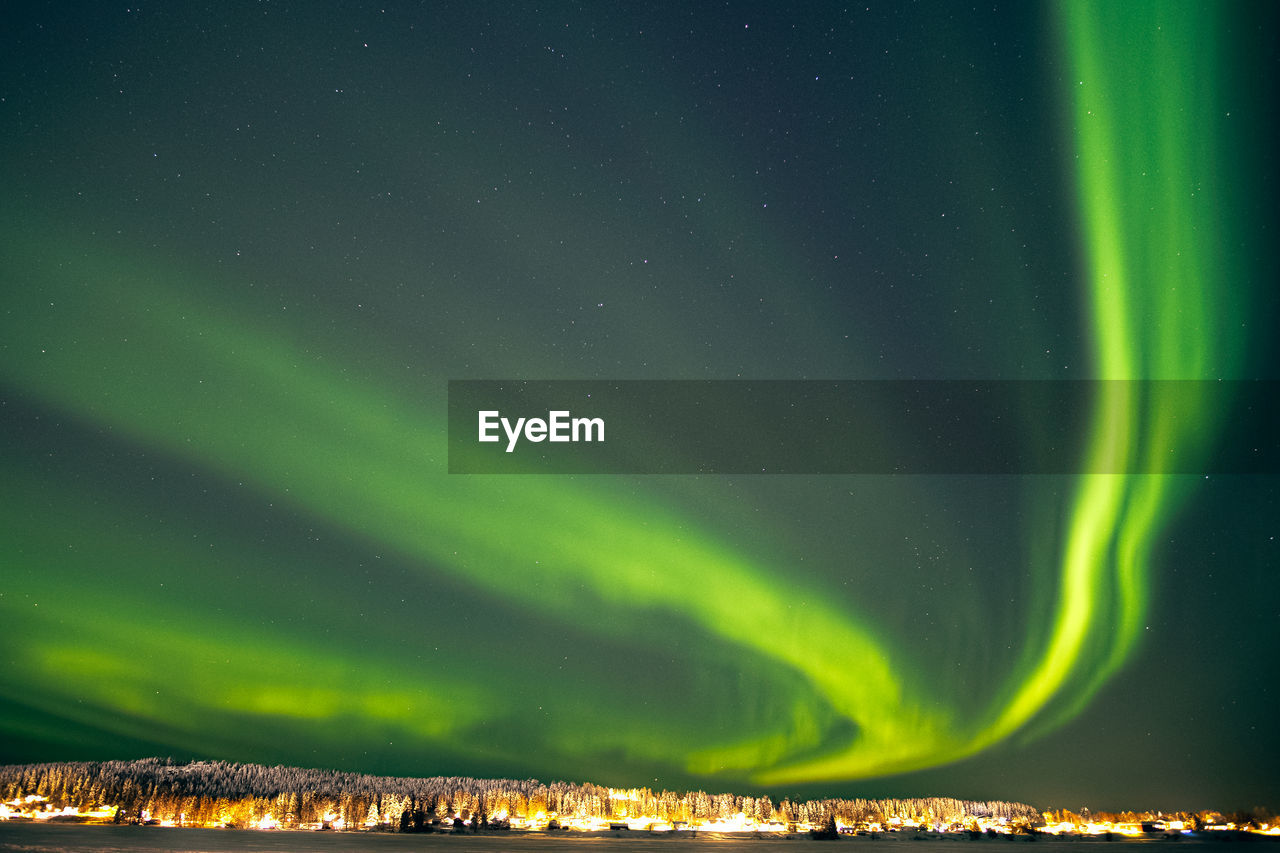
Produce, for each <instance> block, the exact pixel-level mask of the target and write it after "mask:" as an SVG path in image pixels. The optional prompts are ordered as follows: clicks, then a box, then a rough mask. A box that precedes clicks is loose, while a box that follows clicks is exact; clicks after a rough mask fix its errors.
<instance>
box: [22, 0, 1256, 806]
mask: <svg viewBox="0 0 1280 853" xmlns="http://www.w3.org/2000/svg"><path fill="white" fill-rule="evenodd" d="M1275 23H1276V21H1275V14H1274V12H1273V11H1272V10H1271V9H1270V8H1269V7H1267V6H1266V5H1265V4H1245V3H1239V4H1191V3H1188V4H1174V3H1124V4H1118V3H1117V4H1106V3H1061V4H1045V5H1026V6H1024V7H1019V8H1016V9H1012V10H1006V9H995V10H984V11H973V10H971V9H968V8H963V9H962V8H960V7H951V6H947V5H943V4H926V5H925V6H923V7H920V6H911V7H899V6H897V5H888V6H885V7H884V8H879V7H871V8H867V7H865V6H859V7H857V8H850V9H845V8H842V7H837V6H831V7H828V8H821V9H820V11H817V12H815V11H814V10H813V9H806V10H803V11H802V10H796V9H790V8H787V7H785V6H776V5H734V4H729V5H726V6H718V7H716V8H714V9H711V8H703V7H701V6H696V5H691V6H688V7H682V8H679V9H677V8H675V7H668V6H658V7H644V6H636V7H624V8H622V9H615V10H609V11H605V10H603V9H599V10H596V9H592V8H587V9H585V10H584V9H580V8H577V7H569V6H563V7H561V6H553V7H550V8H540V9H537V10H535V9H533V8H532V7H523V6H520V5H501V4H474V3H469V4H464V5H458V6H453V5H448V4H439V3H428V4H415V5H408V6H398V7H397V6H391V5H387V6H381V5H363V4H343V5H335V6H334V7H333V9H332V11H331V13H329V14H321V13H319V12H318V11H316V10H315V9H291V8H287V7H283V6H278V5H275V4H272V3H255V4H243V5H240V4H232V5H229V6H226V7H225V8H223V7H219V8H218V9H216V10H178V9H172V8H163V7H156V8H152V7H149V6H140V7H111V8H98V7H95V6H93V5H89V4H86V5H84V6H83V7H80V8H77V6H76V4H70V5H68V6H59V7H50V8H45V7H33V8H28V9H26V10H25V11H24V12H23V13H22V15H21V20H19V21H18V22H17V23H16V24H15V25H14V26H12V27H11V28H9V31H8V32H7V33H6V35H4V36H3V39H4V41H5V43H6V49H5V50H4V51H3V55H4V58H3V59H0V67H2V68H3V77H2V78H0V85H2V87H3V88H2V89H0V114H3V115H4V121H5V126H6V128H7V132H6V133H5V134H4V136H3V138H2V140H0V145H2V146H3V152H4V153H3V158H0V163H2V164H3V166H2V167H3V182H4V186H5V188H6V189H5V198H6V202H5V207H4V212H3V216H2V217H0V247H2V248H3V266H2V267H0V269H3V271H4V278H5V281H6V283H7V287H6V299H5V305H4V310H3V313H2V314H0V317H2V319H0V430H2V433H0V434H2V435H3V447H4V456H3V473H4V488H3V490H2V491H0V495H3V500H4V511H5V512H4V517H5V519H6V522H5V532H4V539H3V542H4V547H3V551H0V559H3V588H2V589H0V592H2V593H3V595H2V596H0V619H2V621H3V625H4V628H3V631H2V632H0V649H2V652H3V657H2V658H0V659H2V660H3V663H4V666H3V674H0V741H2V742H3V743H4V749H3V755H2V756H0V761H4V762H16V761H38V760H54V759H90V758H99V757H104V758H105V757H111V758H131V757H138V756H142V755H151V754H161V755H174V756H178V757H210V758H218V759H225V760H232V761H253V762H261V763H288V764H298V765H304V766H320V767H339V768H342V769H350V770H360V771H366V772H374V773H391V774H405V775H432V774H445V775H447V774H460V775H476V776H479V775H503V776H529V775H533V776H537V777H539V778H542V779H549V778H573V779H589V780H592V781H597V782H600V783H602V784H612V785H650V786H655V787H657V786H673V787H674V786H681V787H686V786H688V787H702V788H706V789H714V790H731V789H738V790H740V791H743V792H745V791H747V790H763V791H768V792H771V793H780V792H786V793H790V792H798V793H800V794H803V795H810V796H811V795H819V794H822V793H823V792H831V793H839V794H842V795H847V794H855V793H871V794H875V795H894V794H896V793H906V794H915V795H928V794H933V793H946V794H948V795H954V796H960V797H970V798H975V799H977V798H1007V799H1025V800H1031V801H1033V802H1042V801H1046V800H1052V801H1053V802H1055V803H1056V804H1058V805H1062V806H1067V807H1072V808H1075V807H1079V806H1080V805H1089V806H1092V807H1095V808H1105V807H1142V806H1145V805H1148V804H1149V803H1150V804H1154V805H1157V806H1161V805H1164V806H1167V807H1169V808H1182V807H1200V806H1222V807H1236V806H1239V807H1247V806H1252V805H1259V804H1269V805H1272V806H1274V805H1276V798H1277V796H1280V778H1278V777H1277V775H1276V772H1275V770H1274V767H1273V766H1272V765H1273V764H1274V760H1273V759H1274V756H1275V755H1276V754H1277V753H1278V752H1280V739H1278V737H1277V734H1276V729H1275V727H1274V724H1273V719H1274V716H1275V711H1276V701H1275V690H1276V685H1277V684H1280V671H1278V670H1277V663H1276V661H1277V655H1276V652H1277V646H1276V630H1275V624H1276V619H1277V617H1278V616H1280V608H1278V606H1277V605H1278V604H1280V598H1278V597H1277V594H1276V592H1275V588H1274V583H1273V578H1274V571H1273V570H1274V569H1275V568H1276V565H1277V555H1278V552H1277V547H1278V546H1277V543H1276V540H1275V535H1276V533H1277V530H1276V526H1277V525H1276V519H1277V518H1278V517H1280V514H1278V513H1277V509H1280V507H1278V506H1277V496H1276V483H1275V478H1274V476H1271V475H1267V476H1262V475H1233V476H1218V475H1217V474H1216V473H1212V472H1210V473H1209V475H1208V476H1203V475H1185V474H1161V473H1140V474H1088V475H1084V474H1081V475H1053V476H1049V475H1026V476H963V477H958V476H942V475H937V476H931V475H911V476H901V477H897V476H835V475H831V476H782V477H769V476H747V475H743V476H724V475H717V476H699V475H672V476H648V477H646V476H626V475H616V474H600V475H585V476H490V475H450V474H448V473H446V471H447V467H446V451H445V424H446V413H445V388H446V383H447V381H448V380H451V379H493V378H527V379H610V378H612V379H742V378H748V379H812V378H835V379H841V378H844V379H1018V380H1046V381H1048V380H1055V379H1077V380H1078V379H1197V380H1216V379H1258V378H1265V379H1274V378H1277V377H1276V376H1275V373H1276V371H1275V363H1276V362H1275V350H1274V344H1273V343H1272V341H1271V338H1272V337H1273V333H1274V329H1275V328H1276V320H1277V318H1278V317H1280V311H1277V297H1276V295H1275V293H1274V289H1275V288H1274V284H1273V282H1274V280H1275V273H1276V268H1275V263H1274V249H1273V247H1272V246H1271V245H1270V243H1269V235H1270V232H1271V231H1273V230H1274V227H1275V223H1276V220H1275V215H1274V202H1273V196H1274V187H1273V186H1272V184H1273V181H1274V166H1273V164H1272V162H1271V160H1270V157H1269V150H1270V147H1271V146H1270V145H1269V144H1268V143H1269V142H1270V137H1271V135H1272V127H1273V122H1274V119H1275V114H1274V110H1275V106H1274V104H1275V102H1276V98H1275V73H1276V71H1275V65H1276V58H1277V54H1276V52H1275V44H1274V35H1273V33H1274V31H1275V27H1274V25H1275ZM1099 387H1110V386H1105V385H1100V386H1099ZM1114 387H1118V388H1138V387H1140V386H1137V385H1133V386H1124V385H1118V386H1114ZM1267 403H1268V401H1266V400H1250V399H1243V400H1241V401H1239V405H1238V407H1237V408H1236V409H1234V410H1232V411H1222V410H1218V409H1217V408H1213V407H1209V406H1208V405H1205V404H1204V403H1203V401H1197V400H1195V399H1194V398H1191V399H1185V398H1184V399H1183V400H1182V404H1181V405H1179V406H1171V405H1169V404H1168V402H1167V400H1164V399H1160V400H1157V399H1152V398H1144V397H1142V396H1141V395H1139V394H1131V393H1120V394H1103V395H1099V397H1098V399H1096V400H1095V401H1094V407H1093V410H1092V412H1091V413H1090V417H1089V424H1090V427H1089V434H1088V435H1087V436H1086V437H1085V439H1086V440H1085V446H1086V447H1087V450H1086V453H1087V454H1088V455H1090V457H1091V459H1096V458H1099V457H1101V456H1105V455H1107V454H1113V455H1119V456H1120V457H1123V458H1141V459H1143V460H1144V462H1143V464H1142V466H1141V467H1142V469H1143V470H1144V471H1150V472H1159V471H1162V470H1179V471H1181V470H1186V467H1185V466H1186V465H1187V464H1188V462H1187V460H1192V461H1193V464H1194V460H1195V459H1198V458H1206V459H1207V458H1208V457H1209V456H1210V454H1211V453H1212V449H1213V447H1214V444H1215V442H1216V441H1218V440H1219V437H1220V436H1222V435H1224V434H1229V425H1230V423H1231V422H1232V421H1233V420H1239V419H1241V418H1248V417H1250V412H1251V411H1252V410H1253V409H1251V407H1255V406H1258V405H1265V404H1267ZM1034 423H1035V413H1034V412H1028V413H1027V424H1028V427H1027V428H1028V430H1029V431H1033V429H1034ZM884 429H885V430H886V431H887V432H889V433H891V434H892V432H893V425H892V424H885V425H884ZM769 438H770V437H765V440H768V439H769ZM958 439H960V440H963V437H958ZM726 440H727V441H738V442H742V443H744V444H745V443H748V442H753V441H759V440H761V437H759V436H755V435H745V434H736V435H735V434H733V433H732V432H729V433H727V435H726ZM1031 440H1032V441H1034V435H1033V436H1031ZM656 452H661V449H658V450H657V451H656ZM1087 467H1089V462H1088V461H1083V460H1082V469H1084V468H1087Z"/></svg>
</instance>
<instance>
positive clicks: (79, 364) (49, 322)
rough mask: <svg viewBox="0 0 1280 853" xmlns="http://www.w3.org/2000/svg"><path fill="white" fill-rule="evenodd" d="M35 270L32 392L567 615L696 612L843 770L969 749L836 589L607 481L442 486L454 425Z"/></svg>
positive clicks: (113, 291) (735, 746) (904, 764)
mask: <svg viewBox="0 0 1280 853" xmlns="http://www.w3.org/2000/svg"><path fill="white" fill-rule="evenodd" d="M50 253H51V254H53V255H56V254H57V252H53V251H51V252H50ZM25 272H26V275H27V279H28V281H30V282H31V283H32V284H33V285H35V286H33V287H31V288H30V289H29V290H27V291H25V294H26V298H25V299H19V300H17V301H16V303H15V304H13V305H12V311H11V313H10V315H9V316H10V317H14V318H20V319H19V320H18V322H11V323H10V326H11V329H10V330H8V331H9V337H8V341H9V347H10V352H11V355H12V357H10V358H8V359H6V360H5V362H4V366H3V370H4V373H5V375H6V377H7V378H8V379H9V380H10V381H12V382H13V383H15V384H17V385H19V386H21V387H23V388H25V389H26V390H27V391H28V392H30V393H31V394H33V395H35V396H37V397H39V398H41V399H44V400H46V401H47V402H49V403H51V404H54V405H57V406H59V407H61V408H64V409H66V410H68V411H72V412H76V413H78V414H79V415H80V416H81V417H84V418H87V419H90V420H92V421H96V422H98V423H101V424H106V425H108V426H110V427H111V428H114V429H118V430H120V431H121V432H123V433H125V434H127V435H130V436H133V437H135V438H138V439H141V440H143V441H144V442H146V443H147V444H148V445H150V446H157V447H163V448H165V449H167V450H168V451H170V452H171V453H173V454H175V455H178V456H180V457H183V458H187V459H191V460H195V461H197V462H199V463H200V464H202V465H205V466H207V467H208V468H210V469H212V470H216V471H219V472H221V473H222V474H223V475H224V476H226V477H227V478H228V479H235V480H245V481H248V482H252V483H254V484H256V485H257V487H258V488H260V489H261V490H263V491H264V492H266V493H268V494H271V495H274V496H278V497H279V498H282V499H287V500H289V501H292V502H293V503H294V504H296V505H297V506H299V507H301V508H303V509H305V510H306V511H307V512H309V513H314V514H316V515H318V516H321V517H323V518H325V519H327V520H329V521H330V522H332V523H334V524H336V525H339V526H341V527H344V528H346V529H347V530H349V531H351V532H352V533H354V534H356V535H358V536H363V537H367V538H369V539H371V540H373V541H376V542H379V543H384V544H385V545H387V546H391V547H395V548H397V549H398V550H400V551H401V552H402V553H404V554H407V555H410V556H412V557H414V558H416V559H419V560H423V561H426V562H428V563H429V564H430V565H432V566H435V567H437V568H441V569H445V570H447V571H450V572H452V573H454V574H455V575H457V576H458V577H460V578H462V579H465V580H467V581H469V582H471V583H474V584H477V585H479V586H482V587H484V588H487V589H489V590H491V591H493V592H495V593H497V594H500V595H502V596H504V597H506V598H508V599H509V600H512V601H517V602H520V603H522V604H525V605H532V606H535V607H537V608H539V609H541V610H542V611H544V612H546V613H550V614H556V615H558V616H560V617H561V618H564V619H565V620H566V621H570V622H573V623H575V624H587V625H590V626H591V627H592V628H594V629H595V630H599V631H603V632H608V633H620V632H623V633H625V632H627V631H635V630H637V626H641V625H642V624H643V622H644V621H645V620H646V619H649V618H651V617H652V614H654V613H664V612H665V613H673V614H679V615H680V616H682V617H683V618H685V619H687V620H689V621H691V622H692V623H694V624H697V625H700V626H702V627H703V628H705V629H706V630H708V631H710V632H712V633H713V634H714V635H716V636H719V637H721V638H723V639H725V640H726V641H728V642H730V643H732V644H734V645H736V646H738V647H741V648H743V649H745V650H748V651H750V652H751V653H752V654H754V655H757V656H760V657H762V658H763V659H764V661H767V662H769V663H761V664H759V665H758V671H759V672H761V673H763V674H764V676H763V677H764V678H765V679H768V678H769V675H768V670H769V668H770V666H779V667H784V668H786V669H787V670H788V671H790V672H794V673H798V674H800V675H801V676H802V677H803V678H804V679H805V680H806V681H807V682H808V683H810V684H811V685H812V686H813V687H814V688H815V689H816V690H817V691H818V693H819V695H820V696H821V697H822V700H823V701H824V702H825V703H826V704H827V705H828V706H829V707H830V709H831V710H832V711H834V712H835V713H836V714H838V715H839V716H840V717H842V718H844V719H846V720H849V721H852V722H853V724H854V726H855V727H856V733H857V734H856V738H855V740H854V746H853V748H852V749H851V750H850V751H849V753H848V754H847V755H846V756H845V757H844V758H843V759H842V761H843V764H844V766H845V768H846V772H848V770H849V769H852V768H856V772H858V773H860V774H870V773H875V772H883V771H884V769H886V768H889V769H908V768H911V767H918V766H923V765H924V764H925V763H927V762H928V761H929V760H930V755H931V754H934V753H935V752H936V750H937V749H938V748H939V747H941V746H942V745H945V744H948V743H950V742H951V741H952V740H953V739H954V735H952V734H950V733H949V729H950V724H949V722H948V716H947V714H946V712H944V711H937V710H933V709H929V710H926V709H925V705H924V703H923V702H922V701H921V700H920V698H919V697H918V692H916V691H913V690H912V689H911V688H909V687H908V686H907V681H908V679H909V677H910V668H909V667H905V666H903V665H901V664H896V663H895V659H896V658H897V657H898V656H896V655H895V654H893V653H892V652H891V650H890V649H888V648H887V647H886V646H885V645H884V644H883V643H882V642H880V641H878V640H877V639H876V638H875V637H873V636H872V635H871V634H870V633H869V632H867V631H866V630H865V629H864V628H862V627H861V626H860V625H859V624H858V623H857V622H856V621H855V620H854V619H852V618H850V616H849V615H848V614H846V613H842V612H840V611H838V610H836V609H834V608H833V607H831V606H830V605H828V604H827V603H826V601H825V599H824V597H823V595H822V593H821V592H820V591H819V590H813V589H805V588H803V587H802V586H801V585H799V584H796V583H795V582H794V581H793V580H791V579H787V580H786V581H784V582H783V583H781V584H780V583H779V582H778V581H777V580H775V579H774V577H773V575H772V574H771V573H770V572H767V571H765V570H764V569H762V568H761V567H759V566H755V565H753V564H752V562H751V561H750V560H749V559H747V558H745V557H743V556H742V555H739V554H735V553H734V552H733V551H731V550H730V549H729V548H727V547H726V546H724V545H722V544H720V543H718V542H716V541H715V540H714V539H713V538H711V537H709V536H707V535H705V534H702V533H700V532H698V531H697V530H695V529H689V528H688V524H687V520H685V519H683V518H680V517H677V516H674V515H672V514H671V512H670V511H669V510H667V509H665V508H664V507H662V506H659V505H656V504H654V503H652V502H645V501H643V500H640V499H637V498H635V497H633V496H630V495H627V494H625V493H623V492H621V491H619V490H614V489H611V488H610V487H609V485H608V484H607V483H604V484H602V483H600V482H599V481H595V482H592V481H589V480H572V479H568V478H541V477H494V478H486V477H449V476H447V475H443V474H442V473H441V471H442V468H443V455H444V448H443V443H444V442H443V429H444V427H443V423H442V422H441V421H440V420H437V419H435V418H434V417H432V415H431V414H430V413H429V412H427V411H425V410H423V408H421V407H419V406H413V405H407V404H405V403H404V402H403V400H402V399H401V398H400V397H397V396H396V395H391V394H383V393H380V392H379V391H378V390H376V389H375V388H373V387H370V386H367V385H363V384H357V383H354V382H349V381H345V382H344V380H343V378H342V377H341V376H340V375H338V374H335V373H334V372H333V371H331V370H329V369H328V368H327V367H325V366H323V365H321V364H319V363H317V362H313V361H308V360H305V359H303V358H301V357H300V356H299V354H297V353H295V352H293V351H291V350H289V349H288V348H287V347H282V346H280V345H278V344H276V343H273V342H272V337H271V336H270V335H269V333H268V332H266V331H254V330H252V329H249V328H248V327H247V326H246V324H245V323H244V322H243V321H238V320H231V319H228V318H224V317H220V316H219V315H218V313H217V312H216V311H214V310H212V309H211V308H209V307H208V306H204V305H200V304H197V303H196V302H195V300H192V299H190V298H184V297H179V296H176V295H175V294H174V293H173V292H172V291H171V290H170V289H169V288H166V287H163V286H159V285H158V284H157V283H156V282H155V281H154V280H151V279H150V278H149V276H148V275H147V274H145V273H141V272H130V271H128V270H125V271H119V270H117V271H108V270H104V269H89V268H83V267H77V265H75V264H74V263H72V262H63V263H62V264H61V266H60V268H59V269H57V270H55V271H53V272H52V273H49V272H48V271H41V270H39V269H38V265H32V266H31V267H30V268H28V269H27V270H26V271H25ZM78 281H92V282H94V284H93V286H92V287H91V288H81V287H80V286H78V285H77V284H76V282H78ZM37 294H38V295H37ZM50 303H51V304H50ZM62 329H70V330H76V332H75V333H74V334H69V333H64V332H61V331H59V330H62ZM103 330H107V331H105V332H104V331H103ZM426 393H427V392H426V391H425V390H424V396H425V395H426ZM535 561H536V562H537V563H538V568H537V569H536V572H534V571H532V570H531V568H530V567H531V564H532V563H533V562H535ZM521 567H524V569H523V571H522V569H521ZM816 650H821V653H818V652H817V651H816ZM276 704H277V705H278V703H276ZM273 707H275V705H273ZM829 713H830V712H829V711H821V710H819V709H816V708H813V707H797V708H796V710H795V712H794V714H793V717H794V720H795V722H794V724H793V725H791V726H789V727H788V729H787V730H786V731H784V732H782V733H771V734H770V735H769V736H768V737H767V738H766V739H765V740H766V741H767V744H766V745H764V746H762V747H760V748H758V749H757V748H752V747H750V746H749V745H748V746H744V745H743V744H742V743H741V742H738V743H731V744H727V745H721V746H717V745H716V744H715V743H711V744H709V745H708V748H707V749H706V750H704V751H702V752H699V753H697V754H696V755H693V756H689V755H688V754H687V753H683V754H680V755H674V754H671V753H670V752H668V753H666V754H664V755H662V757H663V758H665V759H666V760H672V761H679V762H687V763H688V766H689V767H690V769H692V770H694V771H696V772H735V771H737V772H740V773H741V772H750V771H754V770H758V769H760V768H761V766H762V765H767V764H771V763H782V762H785V761H786V760H788V759H791V760H794V758H795V757H796V756H799V755H805V754H811V753H813V752H814V751H815V750H820V749H821V748H822V747H823V746H824V745H825V744H824V742H823V740H822V735H823V729H824V727H820V726H816V725H814V724H813V722H812V721H813V720H825V719H827V717H828V715H829ZM606 724H607V723H606ZM755 737H758V733H755ZM652 746H653V749H655V750H659V751H661V750H662V749H663V745H661V744H654V745H652ZM722 747H723V748H722Z"/></svg>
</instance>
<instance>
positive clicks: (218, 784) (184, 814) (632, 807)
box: [0, 758, 1039, 830]
mask: <svg viewBox="0 0 1280 853" xmlns="http://www.w3.org/2000/svg"><path fill="white" fill-rule="evenodd" d="M29 795H36V796H38V797H43V798H44V801H45V805H46V807H48V808H53V809H64V808H67V807H72V808H75V809H77V810H79V811H90V810H94V809H104V808H107V809H110V808H114V809H116V810H117V812H116V814H117V817H118V819H121V820H138V819H142V818H144V817H149V818H150V819H152V820H162V821H173V822H175V823H185V824H189V825H194V826H208V825H212V824H217V823H225V824H229V825H234V826H254V825H258V823H259V822H260V821H262V820H263V819H264V818H267V817H268V816H269V817H270V818H271V819H273V820H275V821H277V822H279V823H280V824H281V825H284V826H290V825H293V826H302V825H307V824H322V823H325V822H330V823H337V821H338V820H339V819H340V820H341V821H342V823H341V825H342V826H344V827H346V828H356V827H359V826H361V825H363V824H366V823H376V824H379V825H384V826H386V827H387V828H390V829H405V830H409V829H419V830H420V829H422V828H424V827H426V826H430V825H431V824H432V823H440V822H450V821H453V820H462V821H467V822H468V823H470V824H472V825H486V824H489V823H490V822H491V821H492V822H494V823H495V825H501V824H500V822H501V820H502V819H503V818H506V819H508V820H509V819H511V818H518V819H524V820H529V819H535V818H536V817H537V816H538V815H539V814H541V815H543V816H544V817H545V818H546V819H548V820H549V819H553V818H557V819H559V820H561V821H567V820H582V819H597V820H624V819H628V818H632V819H634V818H641V817H643V818H651V819H653V820H657V821H666V822H670V823H676V822H684V823H689V824H697V823H702V822H711V821H717V820H725V819H732V818H734V817H735V816H736V815H738V814H744V815H746V816H747V817H748V818H752V819H754V820H756V821H758V822H760V823H764V822H767V821H777V822H779V823H783V824H808V825H812V826H821V825H825V824H826V823H828V822H829V821H830V820H831V819H835V820H837V821H839V822H840V823H842V824H846V825H849V824H857V823H875V822H879V823H885V822H887V821H888V820H889V819H890V818H894V817H898V818H901V819H903V820H910V821H916V822H928V823H930V824H964V823H967V822H969V821H971V820H974V819H978V818H987V819H990V818H997V819H999V818H1004V819H1007V820H1009V821H1011V822H1012V821H1019V820H1021V821H1031V820H1036V819H1038V818H1039V813H1038V812H1037V811H1036V810H1035V809H1034V808H1033V807H1032V806H1029V805H1026V804H1025V803H1008V802H1001V801H992V802H973V801H969V800H957V799H952V798H948V797H925V798H914V799H882V800H868V799H824V800H807V801H793V800H790V799H782V800H780V801H777V802H775V801H774V800H773V799H771V798H770V797H768V796H755V797H753V796H739V795H736V794H707V793H706V792H704V791H686V792H675V791H665V790H664V791H653V790H651V789H649V788H630V789H615V788H606V787H603V786H600V785H593V784H590V783H569V782H552V783H549V784H544V783H541V782H539V781H537V780H535V779H524V780H519V779H473V778H469V777H458V776H433V777H428V778H413V777H399V776H371V775H367V774H362V773H348V772H342V771H337V770H315V769H305V768H299V767H266V766H263V765H259V764H236V763H231V762H225V761H196V762H175V761H173V760H172V759H167V758H145V759H140V760H136V761H101V762H55V763H44V764H22V765H7V766H3V767H0V800H3V801H5V802H11V801H14V800H21V799H23V798H24V797H27V796H29Z"/></svg>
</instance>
